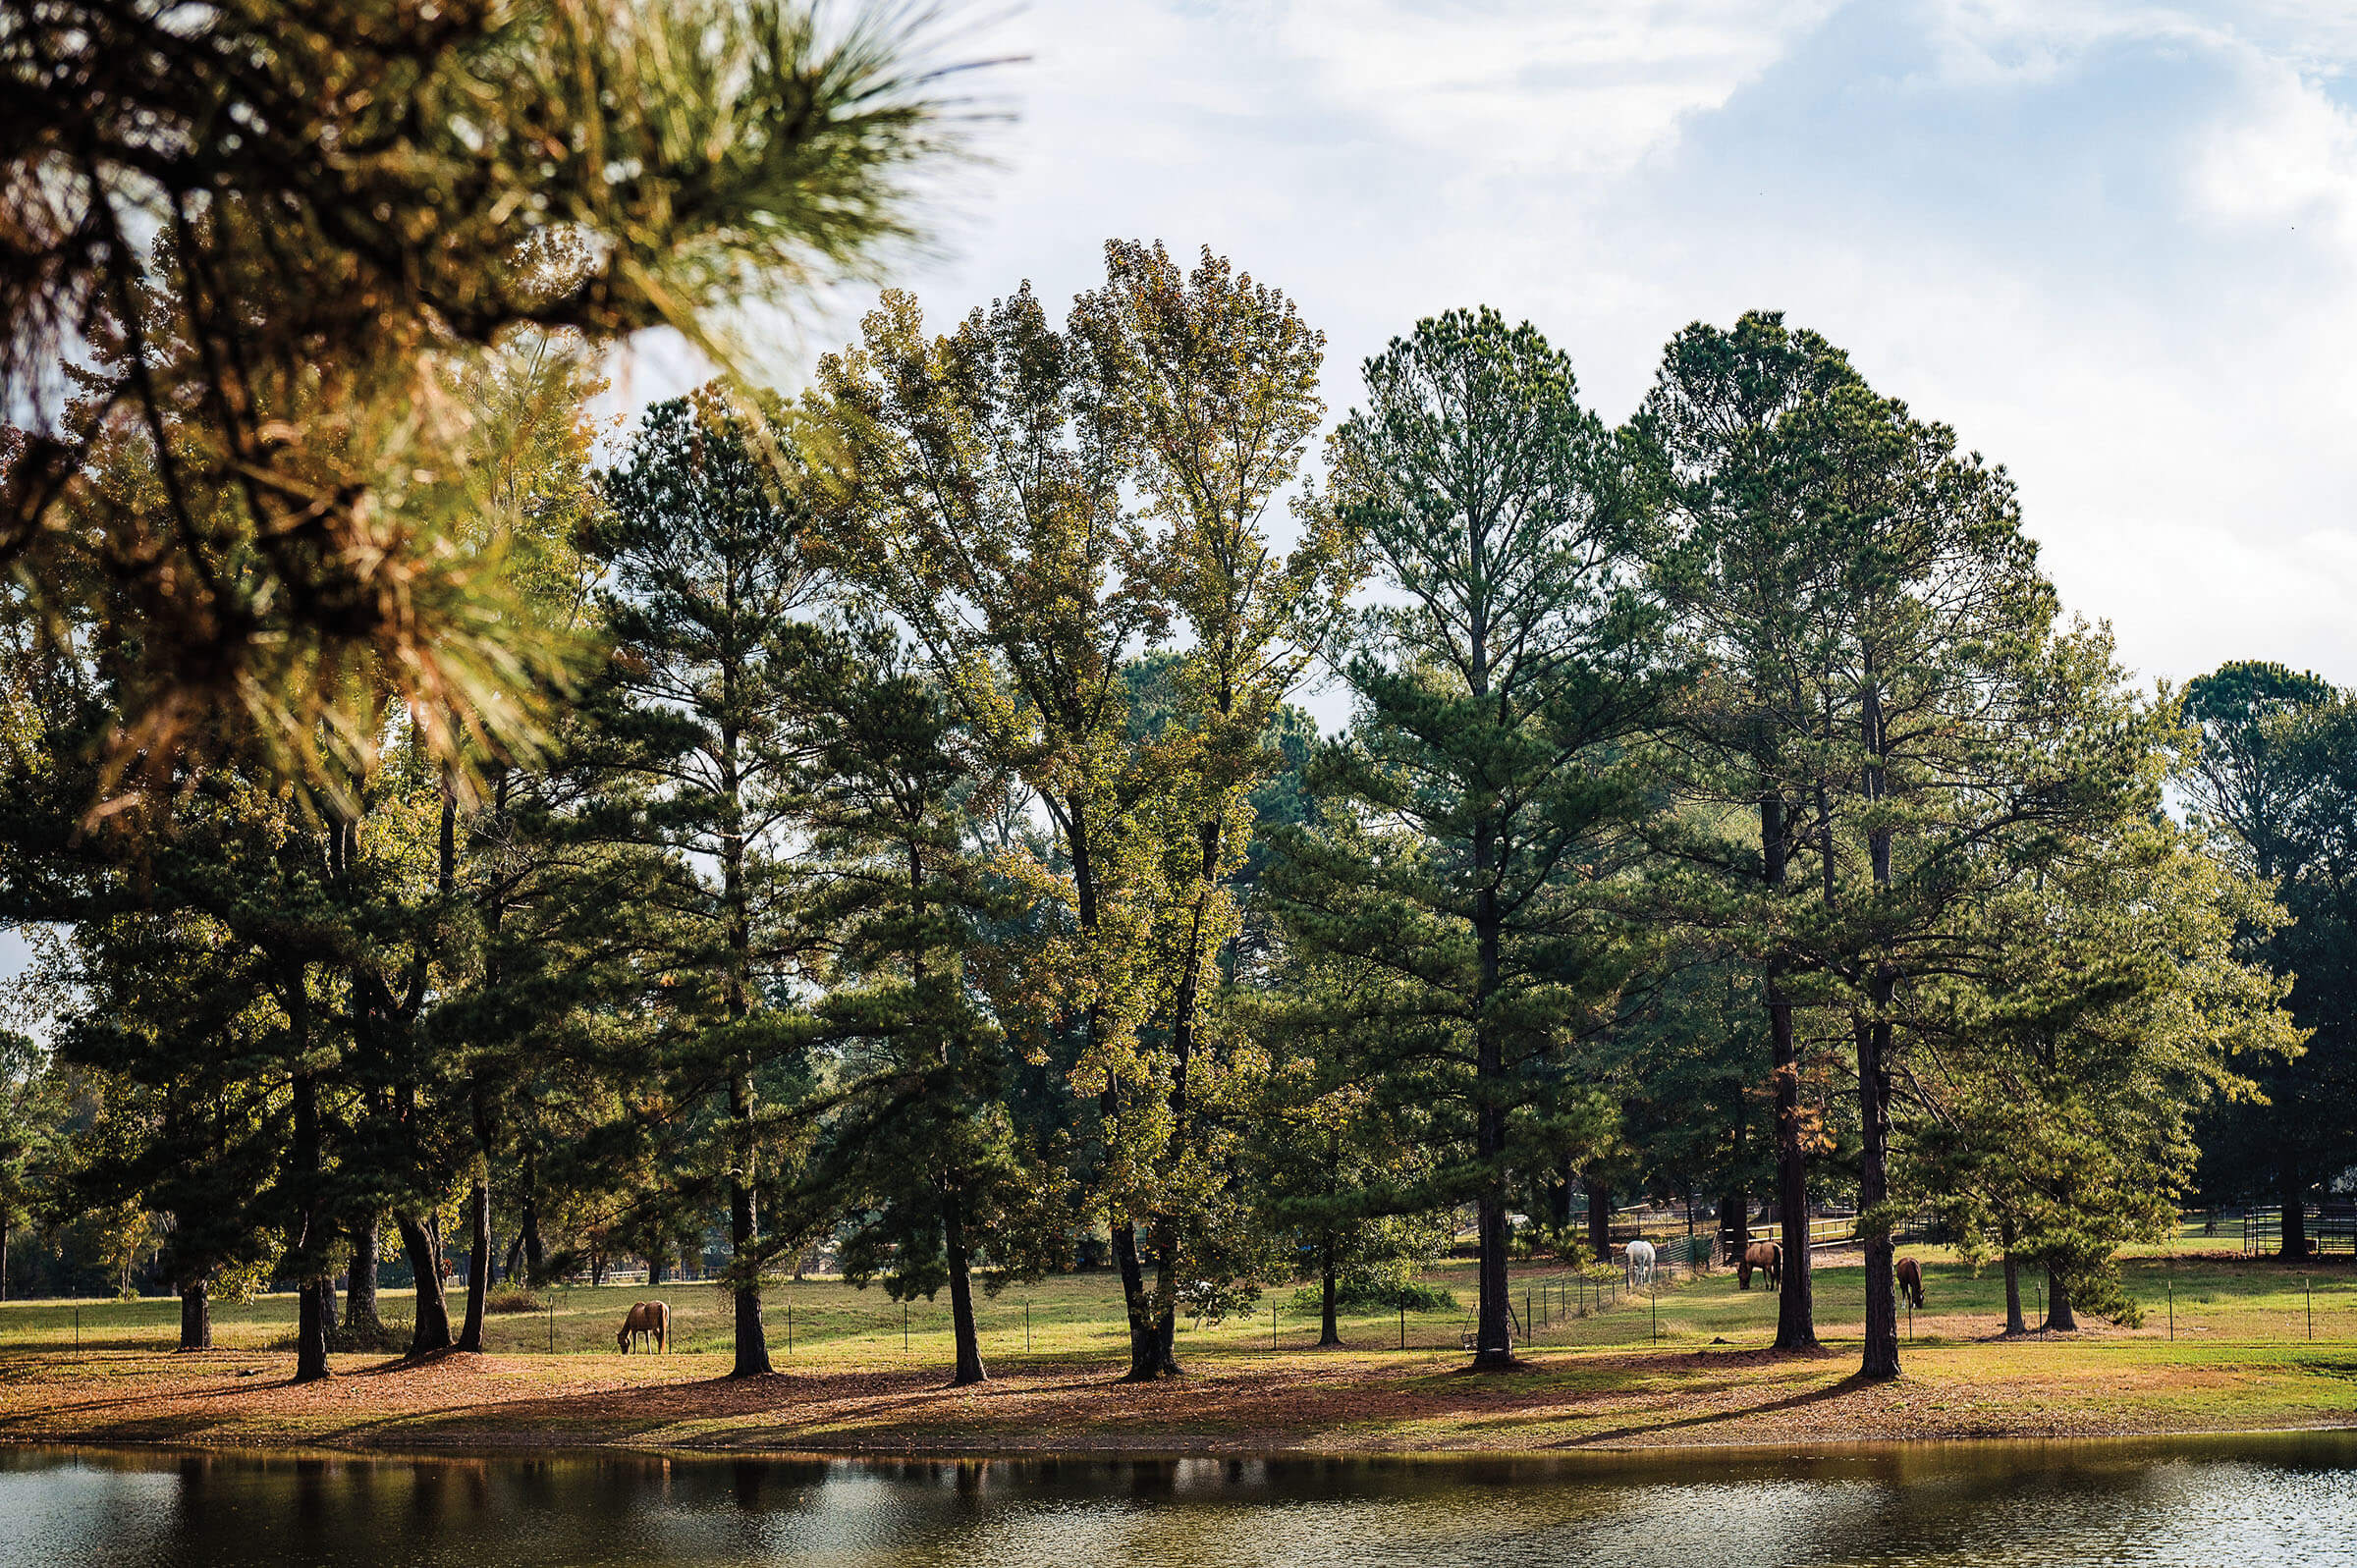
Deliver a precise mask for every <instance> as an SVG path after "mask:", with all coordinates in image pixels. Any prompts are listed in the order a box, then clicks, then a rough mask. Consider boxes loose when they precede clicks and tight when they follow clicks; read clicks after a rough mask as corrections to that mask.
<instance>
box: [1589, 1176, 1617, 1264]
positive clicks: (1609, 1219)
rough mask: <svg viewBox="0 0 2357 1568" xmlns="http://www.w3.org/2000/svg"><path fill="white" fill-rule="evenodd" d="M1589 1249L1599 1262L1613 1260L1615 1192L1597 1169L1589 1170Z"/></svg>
mask: <svg viewBox="0 0 2357 1568" xmlns="http://www.w3.org/2000/svg"><path fill="white" fill-rule="evenodd" d="M1588 1251H1590V1252H1592V1253H1594V1254H1595V1255H1596V1261H1597V1262H1598V1263H1611V1262H1612V1261H1613V1193H1612V1189H1611V1188H1609V1187H1607V1186H1606V1185H1605V1184H1604V1176H1603V1175H1602V1173H1600V1172H1598V1171H1595V1170H1590V1171H1589V1172H1588Z"/></svg>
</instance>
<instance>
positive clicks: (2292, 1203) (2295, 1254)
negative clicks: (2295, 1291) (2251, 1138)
mask: <svg viewBox="0 0 2357 1568" xmlns="http://www.w3.org/2000/svg"><path fill="white" fill-rule="evenodd" d="M2280 1182H2281V1186H2282V1194H2281V1196H2282V1199H2283V1234H2282V1239H2281V1244H2280V1245H2279V1246H2278V1247H2277V1249H2276V1256H2277V1257H2280V1258H2289V1259H2292V1260H2293V1261H2295V1262H2303V1261H2305V1260H2306V1259H2307V1257H2308V1183H2307V1181H2306V1180H2305V1179H2304V1177H2303V1176H2302V1173H2301V1171H2300V1165H2299V1162H2298V1161H2296V1160H2290V1159H2286V1160H2285V1161H2284V1162H2283V1164H2282V1169H2281V1176H2280Z"/></svg>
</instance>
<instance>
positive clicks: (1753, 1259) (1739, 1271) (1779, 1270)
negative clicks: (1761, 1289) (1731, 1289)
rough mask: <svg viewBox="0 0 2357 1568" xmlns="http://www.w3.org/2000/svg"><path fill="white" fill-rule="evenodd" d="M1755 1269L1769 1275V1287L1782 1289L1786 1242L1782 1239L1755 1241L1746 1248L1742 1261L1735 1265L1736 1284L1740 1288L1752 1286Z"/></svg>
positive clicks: (1744, 1288) (1745, 1288)
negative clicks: (1752, 1273)
mask: <svg viewBox="0 0 2357 1568" xmlns="http://www.w3.org/2000/svg"><path fill="white" fill-rule="evenodd" d="M1755 1269H1756V1270H1758V1271H1761V1272H1762V1273H1764V1274H1766V1275H1767V1276H1768V1288H1769V1289H1771V1290H1781V1289H1782V1288H1783V1287H1784V1244H1783V1243H1782V1242H1781V1241H1755V1242H1753V1243H1752V1244H1751V1245H1750V1246H1748V1247H1746V1248H1744V1249H1743V1259H1742V1261H1741V1262H1740V1263H1738V1264H1736V1265H1735V1284H1736V1286H1737V1287H1738V1288H1740V1289H1743V1290H1749V1289H1750V1288H1751V1272H1752V1271H1753V1270H1755Z"/></svg>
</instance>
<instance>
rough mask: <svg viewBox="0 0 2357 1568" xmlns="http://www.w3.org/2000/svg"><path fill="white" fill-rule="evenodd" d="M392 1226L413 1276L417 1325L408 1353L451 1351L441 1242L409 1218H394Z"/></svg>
mask: <svg viewBox="0 0 2357 1568" xmlns="http://www.w3.org/2000/svg"><path fill="white" fill-rule="evenodd" d="M393 1222H394V1224H395V1225H396V1226H397V1227H398V1228H399V1229H400V1231H401V1250H402V1252H403V1253H404V1254H405V1255H407V1257H408V1258H409V1260H410V1272H411V1275H413V1276H414V1277H415V1280H416V1284H415V1286H414V1289H415V1290H416V1293H417V1322H416V1325H415V1326H413V1327H412V1328H411V1330H410V1354H411V1355H412V1356H423V1355H430V1354H431V1353H433V1352H434V1351H437V1350H448V1349H449V1348H450V1305H449V1301H448V1299H447V1298H446V1297H445V1296H444V1295H443V1294H442V1242H441V1238H440V1237H438V1236H436V1235H435V1234H434V1232H433V1230H432V1229H431V1228H430V1226H429V1225H428V1223H427V1221H426V1220H424V1219H420V1218H417V1217H414V1216H411V1215H395V1216H394V1219H393Z"/></svg>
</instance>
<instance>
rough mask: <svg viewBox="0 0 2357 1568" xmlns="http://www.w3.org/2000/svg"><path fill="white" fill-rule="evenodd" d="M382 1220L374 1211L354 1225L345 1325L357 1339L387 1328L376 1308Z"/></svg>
mask: <svg viewBox="0 0 2357 1568" xmlns="http://www.w3.org/2000/svg"><path fill="white" fill-rule="evenodd" d="M381 1223H383V1221H382V1220H381V1219H379V1218H378V1217H377V1215H376V1213H375V1211H373V1210H371V1211H369V1213H368V1214H367V1215H365V1216H363V1217H361V1218H360V1219H359V1220H358V1221H357V1222H356V1223H355V1225H354V1226H353V1232H352V1271H351V1273H350V1275H349V1276H348V1280H349V1282H348V1283H347V1284H346V1286H345V1289H344V1326H345V1329H346V1330H347V1331H348V1332H349V1333H351V1334H353V1335H354V1336H355V1337H357V1338H364V1337H367V1336H370V1335H374V1334H376V1333H378V1332H379V1331H381V1330H382V1329H383V1327H384V1321H383V1320H382V1319H381V1318H379V1317H378V1316H377V1310H376V1234H377V1227H378V1225H380V1224H381Z"/></svg>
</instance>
